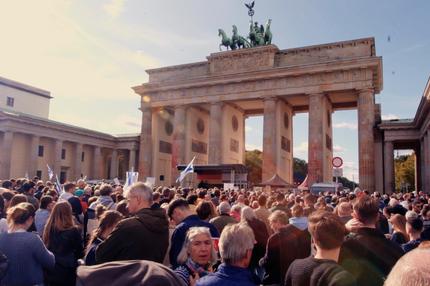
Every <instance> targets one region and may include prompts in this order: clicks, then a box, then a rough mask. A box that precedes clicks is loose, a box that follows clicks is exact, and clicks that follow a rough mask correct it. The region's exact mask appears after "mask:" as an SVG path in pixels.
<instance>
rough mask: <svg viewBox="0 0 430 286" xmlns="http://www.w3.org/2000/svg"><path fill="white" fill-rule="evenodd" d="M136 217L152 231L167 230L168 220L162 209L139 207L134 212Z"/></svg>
mask: <svg viewBox="0 0 430 286" xmlns="http://www.w3.org/2000/svg"><path fill="white" fill-rule="evenodd" d="M136 218H137V219H138V220H139V221H140V222H141V223H142V224H143V225H145V227H146V228H148V229H149V230H150V231H152V232H157V233H162V232H168V231H169V221H168V220H167V215H166V212H165V210H164V209H161V208H152V209H149V208H148V209H147V208H145V209H141V210H140V211H138V212H137V213H136Z"/></svg>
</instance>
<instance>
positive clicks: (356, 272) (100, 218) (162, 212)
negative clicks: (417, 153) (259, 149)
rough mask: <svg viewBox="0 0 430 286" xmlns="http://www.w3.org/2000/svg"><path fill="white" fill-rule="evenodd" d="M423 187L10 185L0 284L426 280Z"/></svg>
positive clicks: (2, 202) (2, 192)
mask: <svg viewBox="0 0 430 286" xmlns="http://www.w3.org/2000/svg"><path fill="white" fill-rule="evenodd" d="M429 240H430V196H429V194H425V193H422V192H412V193H395V194H390V195H387V194H380V193H378V192H374V193H370V192H368V191H366V190H360V189H359V188H357V189H355V190H354V191H338V192H337V193H320V194H311V193H309V192H308V191H298V190H285V189H276V190H265V189H258V190H257V189H256V190H254V189H236V190H223V189H220V188H216V187H214V188H208V189H203V188H197V189H192V188H183V187H170V188H168V187H149V186H148V185H146V184H144V183H141V182H138V183H135V184H133V185H131V186H129V187H127V188H123V186H121V185H111V184H108V183H98V184H93V185H91V184H87V183H86V182H85V181H84V180H78V181H77V182H66V183H65V184H63V186H62V191H61V193H58V192H57V191H56V189H55V186H54V184H52V183H51V182H50V181H45V182H44V181H41V180H39V178H37V177H35V178H33V179H32V180H29V179H10V180H5V181H2V182H1V188H0V285H8V286H14V285H46V286H50V285H64V286H67V285H197V286H217V285H244V286H246V285H288V286H302V285H303V286H308V285H312V286H313V285H315V286H316V285H321V286H322V285H348V286H349V285H366V286H367V285H370V286H372V285H387V286H395V285H406V286H407V285H430V271H428V270H429V269H428V267H427V261H429V260H428V259H429V258H430V242H429Z"/></svg>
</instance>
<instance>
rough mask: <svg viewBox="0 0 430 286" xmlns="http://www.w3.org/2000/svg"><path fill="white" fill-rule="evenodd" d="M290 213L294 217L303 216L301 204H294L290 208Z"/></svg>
mask: <svg viewBox="0 0 430 286" xmlns="http://www.w3.org/2000/svg"><path fill="white" fill-rule="evenodd" d="M291 213H292V215H293V216H294V217H302V216H303V213H304V212H303V207H302V206H301V205H294V206H293V207H292V208H291Z"/></svg>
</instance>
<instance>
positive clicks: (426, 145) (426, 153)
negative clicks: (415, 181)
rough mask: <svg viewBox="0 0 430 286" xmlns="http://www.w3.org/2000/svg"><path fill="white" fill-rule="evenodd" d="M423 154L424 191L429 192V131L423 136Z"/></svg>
mask: <svg viewBox="0 0 430 286" xmlns="http://www.w3.org/2000/svg"><path fill="white" fill-rule="evenodd" d="M424 156H425V160H424V162H425V169H424V178H425V180H424V184H425V185H424V191H425V192H426V193H430V132H429V131H427V132H426V135H425V136H424Z"/></svg>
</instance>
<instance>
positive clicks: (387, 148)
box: [384, 141, 395, 194]
mask: <svg viewBox="0 0 430 286" xmlns="http://www.w3.org/2000/svg"><path fill="white" fill-rule="evenodd" d="M393 152H394V149H393V142H392V141H387V142H385V144H384V177H385V179H384V193H385V194H391V193H392V192H394V189H395V185H394V153H393Z"/></svg>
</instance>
